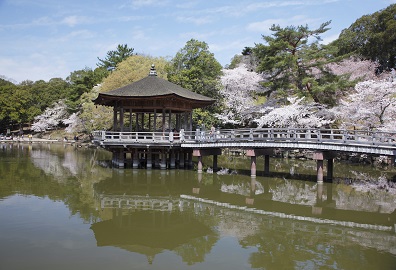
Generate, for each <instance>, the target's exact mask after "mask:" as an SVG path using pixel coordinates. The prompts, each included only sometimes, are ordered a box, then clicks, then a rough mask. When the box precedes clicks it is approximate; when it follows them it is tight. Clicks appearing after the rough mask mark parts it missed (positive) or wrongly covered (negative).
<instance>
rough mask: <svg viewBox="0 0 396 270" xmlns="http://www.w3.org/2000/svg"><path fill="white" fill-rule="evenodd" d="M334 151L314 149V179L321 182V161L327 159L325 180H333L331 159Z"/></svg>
mask: <svg viewBox="0 0 396 270" xmlns="http://www.w3.org/2000/svg"><path fill="white" fill-rule="evenodd" d="M335 155H336V154H335V153H334V152H330V151H326V152H323V151H316V152H314V153H313V157H312V159H313V160H316V181H317V182H318V183H323V161H324V160H325V159H327V180H329V181H330V180H331V181H332V180H333V167H334V166H333V165H334V163H333V159H334V157H335Z"/></svg>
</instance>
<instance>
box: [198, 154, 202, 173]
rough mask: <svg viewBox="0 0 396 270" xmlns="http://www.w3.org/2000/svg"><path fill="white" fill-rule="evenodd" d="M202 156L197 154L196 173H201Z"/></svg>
mask: <svg viewBox="0 0 396 270" xmlns="http://www.w3.org/2000/svg"><path fill="white" fill-rule="evenodd" d="M202 167H203V166H202V156H198V173H202Z"/></svg>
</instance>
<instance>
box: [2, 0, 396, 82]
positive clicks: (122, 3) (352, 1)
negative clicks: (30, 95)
mask: <svg viewBox="0 0 396 270" xmlns="http://www.w3.org/2000/svg"><path fill="white" fill-rule="evenodd" d="M393 3H396V0H289V1H277V0H268V1H263V0H262V1H253V0H211V1H207V0H205V1H204V0H111V1H110V0H63V1H59V0H0V76H5V77H6V78H9V79H13V80H15V81H16V82H21V81H23V80H32V81H36V80H40V79H42V80H45V81H48V80H49V79H51V78H55V77H61V78H63V79H65V78H66V77H67V76H68V75H69V74H70V73H71V72H72V71H75V70H79V69H83V68H85V67H89V68H95V67H96V63H97V62H98V59H97V57H100V58H104V57H105V56H106V53H107V52H108V51H109V50H114V49H115V48H116V47H117V45H118V44H128V46H129V47H132V48H134V49H135V52H137V53H144V54H147V55H151V56H163V57H170V58H171V57H173V56H174V55H175V54H176V52H177V51H178V50H180V49H181V48H182V47H183V46H184V45H185V44H186V42H187V41H188V40H190V39H191V38H194V39H197V40H199V41H205V42H206V43H207V44H208V45H209V50H210V51H211V52H212V53H214V55H215V57H216V59H217V60H218V61H219V62H220V63H221V64H222V65H223V66H224V65H226V64H229V63H230V60H231V58H232V57H233V56H234V55H235V54H239V53H240V52H241V51H242V49H243V48H244V47H245V46H254V44H255V43H260V42H262V38H261V37H262V35H269V34H270V31H269V30H268V29H269V27H270V26H271V25H272V24H279V25H280V26H281V27H285V26H289V25H296V26H297V25H305V24H308V26H309V27H310V28H311V29H314V28H317V27H318V26H319V25H320V24H321V23H323V22H325V21H328V20H331V21H332V23H331V24H330V27H331V30H329V31H328V32H326V33H325V34H324V35H322V37H323V40H324V42H329V41H331V40H334V39H336V38H337V37H338V35H339V33H340V32H341V30H343V29H345V28H347V27H349V26H350V25H351V24H352V23H353V22H354V21H355V20H356V19H358V18H359V17H361V16H363V15H366V14H372V13H374V12H376V11H378V10H381V9H383V8H386V7H387V6H389V5H390V4H393Z"/></svg>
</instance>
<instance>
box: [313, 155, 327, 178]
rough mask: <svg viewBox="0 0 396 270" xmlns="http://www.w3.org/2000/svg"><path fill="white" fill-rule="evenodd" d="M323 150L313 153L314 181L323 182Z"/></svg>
mask: <svg viewBox="0 0 396 270" xmlns="http://www.w3.org/2000/svg"><path fill="white" fill-rule="evenodd" d="M323 156H324V155H323V152H315V153H313V159H314V160H316V179H317V180H316V181H317V182H318V183H323V159H324V158H323Z"/></svg>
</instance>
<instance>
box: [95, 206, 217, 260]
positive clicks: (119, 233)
mask: <svg viewBox="0 0 396 270" xmlns="http://www.w3.org/2000/svg"><path fill="white" fill-rule="evenodd" d="M91 229H92V230H93V232H94V234H95V238H96V241H97V245H98V246H115V247H119V248H122V249H125V250H128V251H131V252H136V253H140V254H144V255H146V256H147V258H148V260H149V262H150V263H151V262H152V260H153V259H154V256H155V255H156V254H158V253H161V252H162V251H164V250H175V249H177V248H178V247H180V246H183V245H184V244H187V243H189V242H190V241H191V240H192V239H196V238H200V237H205V236H207V235H211V234H213V232H212V231H211V229H209V228H208V227H207V226H205V225H203V224H202V223H200V222H198V221H197V220H196V219H194V218H193V217H192V216H191V215H189V214H188V213H183V212H180V211H153V210H151V211H143V210H141V211H136V210H131V211H123V209H122V208H118V209H113V217H112V219H110V220H105V221H101V222H98V223H95V224H93V225H92V227H91Z"/></svg>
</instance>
